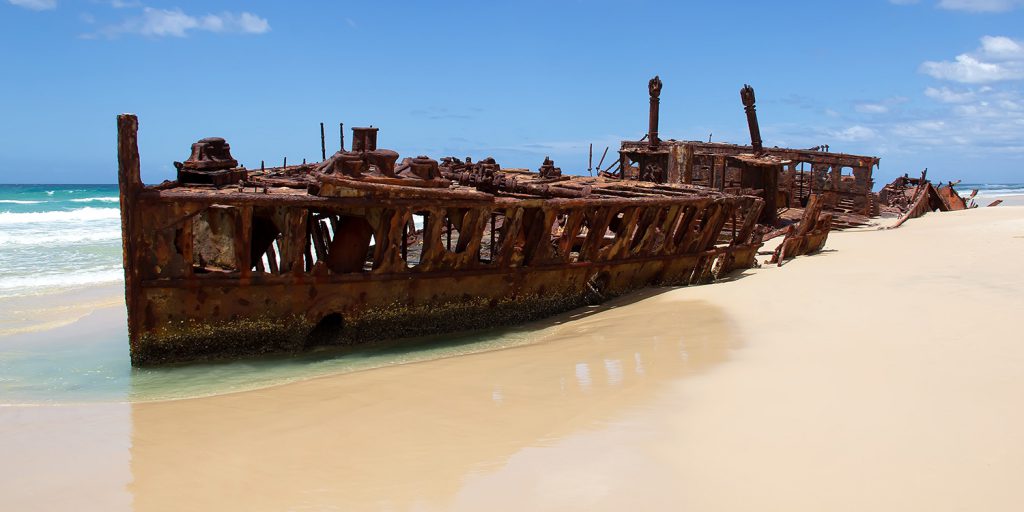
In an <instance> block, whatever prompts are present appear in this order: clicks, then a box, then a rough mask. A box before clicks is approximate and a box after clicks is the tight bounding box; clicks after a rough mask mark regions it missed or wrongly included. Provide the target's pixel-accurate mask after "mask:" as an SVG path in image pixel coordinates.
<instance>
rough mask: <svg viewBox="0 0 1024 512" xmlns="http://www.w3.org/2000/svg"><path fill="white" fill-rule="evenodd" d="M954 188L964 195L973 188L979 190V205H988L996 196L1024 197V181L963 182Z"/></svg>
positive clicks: (977, 197)
mask: <svg viewBox="0 0 1024 512" xmlns="http://www.w3.org/2000/svg"><path fill="white" fill-rule="evenodd" d="M954 188H956V190H957V192H959V193H960V195H962V196H967V195H969V194H970V193H971V190H977V191H978V195H977V196H976V198H975V201H976V202H977V203H978V206H988V204H989V203H991V202H992V201H993V200H995V198H996V197H1003V198H1017V197H1024V183H961V184H959V185H955V187H954Z"/></svg>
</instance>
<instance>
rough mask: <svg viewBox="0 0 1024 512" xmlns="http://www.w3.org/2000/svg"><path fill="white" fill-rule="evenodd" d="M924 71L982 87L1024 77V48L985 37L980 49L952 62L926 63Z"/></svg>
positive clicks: (982, 39) (1011, 42)
mask: <svg viewBox="0 0 1024 512" xmlns="http://www.w3.org/2000/svg"><path fill="white" fill-rule="evenodd" d="M921 72H923V73H925V74H927V75H930V76H932V77H935V78H938V79H940V80H949V81H953V82H960V83H965V84H983V83H990V82H999V81H1004V80H1019V79H1022V78H1024V45H1022V44H1021V43H1020V42H1018V41H1015V40H1013V39H1010V38H1009V37H1005V36H984V37H982V38H981V47H980V48H978V50H976V51H974V52H973V53H962V54H960V55H957V56H956V57H955V58H954V59H953V60H952V61H948V60H947V61H926V62H924V63H923V64H921Z"/></svg>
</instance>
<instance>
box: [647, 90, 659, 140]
mask: <svg viewBox="0 0 1024 512" xmlns="http://www.w3.org/2000/svg"><path fill="white" fill-rule="evenodd" d="M647 90H648V92H650V94H651V112H650V118H649V119H648V126H647V140H648V143H649V144H650V145H651V147H654V146H657V145H658V143H659V142H660V141H659V140H658V107H659V105H660V104H661V99H660V96H661V79H660V78H658V77H657V76H655V77H654V78H652V79H651V81H650V82H647Z"/></svg>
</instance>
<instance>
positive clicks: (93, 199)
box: [70, 197, 120, 203]
mask: <svg viewBox="0 0 1024 512" xmlns="http://www.w3.org/2000/svg"><path fill="white" fill-rule="evenodd" d="M70 201H71V202H72V203H92V202H100V203H116V202H118V201H120V199H118V198H117V197H82V198H79V199H71V200H70Z"/></svg>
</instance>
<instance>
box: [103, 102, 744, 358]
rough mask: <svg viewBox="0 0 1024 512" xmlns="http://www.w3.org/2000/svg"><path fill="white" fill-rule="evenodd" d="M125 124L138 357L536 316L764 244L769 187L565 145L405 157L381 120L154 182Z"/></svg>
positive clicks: (693, 270) (129, 291)
mask: <svg viewBox="0 0 1024 512" xmlns="http://www.w3.org/2000/svg"><path fill="white" fill-rule="evenodd" d="M118 126H119V162H120V166H119V182H120V185H121V201H122V221H123V233H124V238H125V244H124V257H125V276H126V282H125V285H126V300H127V303H128V313H129V334H130V342H131V355H132V362H133V364H136V365H147V364H162V363H170V362H178V361H192V360H198V359H211V358H226V357H237V356H243V355H250V354H262V353H274V352H296V351H300V350H303V349H306V348H309V347H310V346H313V345H319V344H357V343H363V342H366V341H370V340H376V339H386V338H398V337H406V336H416V335H422V334H432V333H441V332H449V331H456V330H466V329H475V328H481V327H487V326H493V325H501V324H507V323H517V322H523V321H526V320H531V319H535V318H540V317H544V316H547V315H551V314H554V313H557V312H561V311H565V310H567V309H571V308H574V307H578V306H580V305H584V304H588V303H596V302H601V301H603V300H605V299H607V298H609V297H612V296H615V295H619V294H622V293H625V292H628V291H630V290H633V289H636V288H639V287H643V286H648V285H654V284H668V285H688V284H698V283H706V282H710V281H713V280H714V279H716V278H717V277H719V276H722V275H725V274H727V273H729V272H731V271H732V270H734V269H738V268H747V267H750V266H752V265H754V259H755V256H756V254H757V250H758V248H759V247H760V246H761V239H760V234H761V233H762V232H761V231H759V230H757V229H756V226H757V218H758V217H759V216H760V214H761V211H762V208H763V205H764V201H763V200H761V199H760V198H758V197H754V196H750V195H742V194H726V193H721V192H716V191H712V190H707V189H703V188H700V187H695V186H689V185H683V184H677V185H667V184H659V183H651V182H635V181H624V180H620V179H611V178H606V177H591V178H583V177H573V176H565V175H562V174H561V172H560V170H559V169H558V168H557V167H555V166H554V163H553V162H551V161H550V160H549V159H546V160H545V162H544V163H543V164H542V165H541V166H540V172H529V171H525V170H521V169H505V170H502V169H501V166H500V165H499V164H498V163H497V162H495V161H494V160H493V159H490V158H485V159H483V160H480V161H478V162H474V161H473V160H472V159H470V158H466V159H465V160H462V159H458V158H454V157H448V158H444V159H442V160H441V161H440V162H438V161H435V160H433V159H430V158H428V157H425V156H419V157H416V158H407V159H405V160H403V161H402V162H400V163H399V162H398V154H397V153H395V152H393V151H390V150H384V149H378V148H377V145H376V137H377V129H362V128H360V129H355V130H353V131H354V137H353V139H354V142H353V146H352V147H353V149H352V150H351V151H340V152H338V153H336V154H334V155H332V156H331V157H330V158H327V159H326V160H325V161H324V162H320V163H315V164H308V165H300V166H290V167H277V168H264V169H261V170H246V175H245V178H244V179H243V180H240V181H239V182H238V183H235V184H230V185H227V186H215V185H214V184H211V183H181V182H174V183H164V184H161V185H158V186H154V187H146V186H144V185H143V184H142V183H141V181H140V179H139V173H138V166H139V165H138V151H137V145H136V129H137V120H136V118H135V117H134V116H132V115H123V116H119V118H118ZM357 130H358V131H357ZM225 146H226V143H225ZM224 170H225V169H220V171H224ZM235 170H239V169H226V171H229V172H230V171H235Z"/></svg>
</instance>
